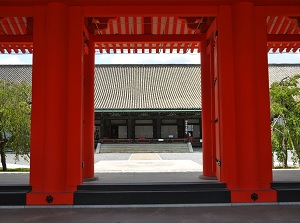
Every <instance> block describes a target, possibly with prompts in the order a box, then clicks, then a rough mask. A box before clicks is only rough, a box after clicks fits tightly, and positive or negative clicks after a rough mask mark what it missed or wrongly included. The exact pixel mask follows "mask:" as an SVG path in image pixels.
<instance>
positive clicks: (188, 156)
mask: <svg viewBox="0 0 300 223" xmlns="http://www.w3.org/2000/svg"><path fill="white" fill-rule="evenodd" d="M158 155H159V156H160V157H161V159H162V160H192V161H194V162H196V163H198V164H200V165H202V152H200V151H195V152H194V153H158ZM130 156H131V153H100V154H95V158H94V162H95V163H97V162H99V161H103V160H129V158H130ZM6 162H7V163H10V164H19V165H29V162H28V161H26V160H24V159H23V158H22V157H20V159H19V161H15V155H14V154H12V153H9V154H7V155H6ZM0 165H1V164H0Z"/></svg>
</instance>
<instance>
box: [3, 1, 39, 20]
mask: <svg viewBox="0 0 300 223" xmlns="http://www.w3.org/2000/svg"><path fill="white" fill-rule="evenodd" d="M33 14H34V13H33V6H21V5H20V6H2V5H1V3H0V15H1V17H10V16H15V17H21V16H23V17H33Z"/></svg>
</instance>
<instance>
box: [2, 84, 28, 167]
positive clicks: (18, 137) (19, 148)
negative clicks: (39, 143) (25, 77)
mask: <svg viewBox="0 0 300 223" xmlns="http://www.w3.org/2000/svg"><path fill="white" fill-rule="evenodd" d="M30 101H31V86H30V85H29V84H27V83H25V82H22V83H14V82H8V81H4V80H0V155H1V163H2V167H3V171H6V170H7V166H6V157H5V154H6V152H7V150H8V149H9V150H11V151H12V152H13V153H15V159H16V160H18V159H19V157H20V156H21V157H24V158H25V159H26V158H27V157H29V148H30Z"/></svg>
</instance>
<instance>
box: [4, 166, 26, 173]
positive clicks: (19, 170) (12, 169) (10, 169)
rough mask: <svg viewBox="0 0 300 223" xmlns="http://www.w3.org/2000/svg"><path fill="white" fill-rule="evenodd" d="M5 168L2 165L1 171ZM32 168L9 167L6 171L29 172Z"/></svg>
mask: <svg viewBox="0 0 300 223" xmlns="http://www.w3.org/2000/svg"><path fill="white" fill-rule="evenodd" d="M1 170H3V169H2V167H0V171H1ZM29 171H30V168H9V169H7V170H6V172H29Z"/></svg>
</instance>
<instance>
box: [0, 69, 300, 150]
mask: <svg viewBox="0 0 300 223" xmlns="http://www.w3.org/2000/svg"><path fill="white" fill-rule="evenodd" d="M31 72H32V68H31V65H2V66H0V79H4V80H8V81H17V82H20V81H26V82H28V83H30V84H31ZM299 73H300V65H295V64H271V65H269V83H270V84H271V83H272V82H274V81H280V80H282V79H283V78H285V77H287V76H293V75H295V74H299ZM200 80H201V69H200V66H199V65H198V64H193V65H189V64H176V65H175V64H174V65H170V64H168V65H159V64H157V65H96V66H95V101H94V107H95V142H101V143H134V142H150V143H152V142H161V143H162V142H187V141H191V142H192V144H193V146H201V141H202V131H201V124H202V123H201V83H200Z"/></svg>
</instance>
